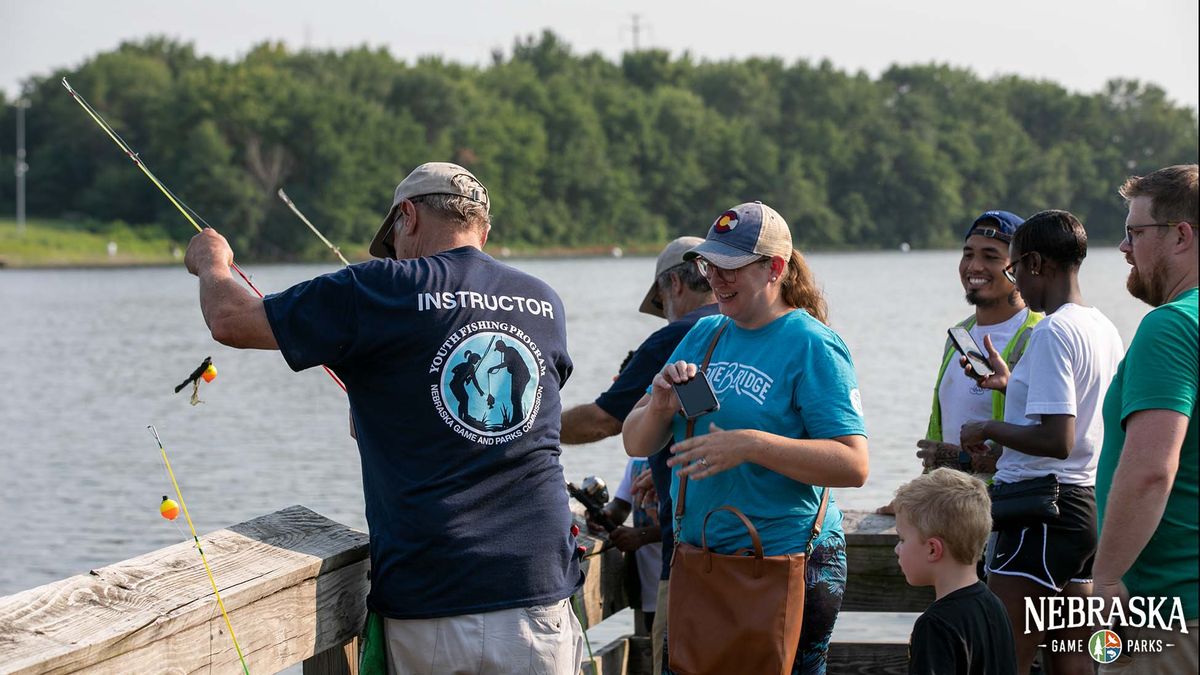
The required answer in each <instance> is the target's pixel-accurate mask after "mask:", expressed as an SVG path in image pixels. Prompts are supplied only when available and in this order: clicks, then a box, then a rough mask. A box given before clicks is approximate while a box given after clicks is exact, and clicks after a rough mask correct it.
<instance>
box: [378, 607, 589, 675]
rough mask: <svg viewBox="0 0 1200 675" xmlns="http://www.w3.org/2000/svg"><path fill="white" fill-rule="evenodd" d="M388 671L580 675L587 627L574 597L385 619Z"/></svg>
mask: <svg viewBox="0 0 1200 675" xmlns="http://www.w3.org/2000/svg"><path fill="white" fill-rule="evenodd" d="M384 633H385V635H386V638H387V652H388V674H389V675H491V674H495V675H509V674H510V673H536V674H537V675H577V673H578V672H579V666H580V664H581V663H582V662H583V651H584V650H583V646H584V645H583V628H582V627H581V626H580V625H579V620H578V619H577V618H575V613H574V612H572V611H571V603H570V599H569V598H568V599H566V600H561V601H559V602H556V603H554V604H551V605H544V606H541V607H517V608H514V609H503V610H500V611H496V612H485V613H482V614H464V615H462V616H447V617H441V618H437V619H386V620H385V621H384Z"/></svg>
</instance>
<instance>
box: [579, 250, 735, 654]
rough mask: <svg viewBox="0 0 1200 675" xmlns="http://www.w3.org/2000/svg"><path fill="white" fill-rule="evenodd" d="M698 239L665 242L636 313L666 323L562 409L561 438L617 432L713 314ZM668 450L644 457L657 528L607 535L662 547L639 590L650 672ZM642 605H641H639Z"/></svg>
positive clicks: (663, 605)
mask: <svg viewBox="0 0 1200 675" xmlns="http://www.w3.org/2000/svg"><path fill="white" fill-rule="evenodd" d="M703 241H704V240H703V239H702V238H700V237H679V238H678V239H676V240H674V241H672V242H671V243H670V244H667V247H666V248H664V249H663V251H662V253H659V254H658V260H656V261H655V265H654V281H653V282H651V284H650V289H649V290H648V291H647V292H646V297H645V298H643V299H642V304H641V306H640V307H639V308H638V311H640V312H642V313H645V314H649V315H651V316H657V317H661V318H664V319H666V320H667V321H668V322H669V323H668V324H667V325H666V326H664V327H663V328H660V329H659V330H657V331H655V332H654V333H653V334H651V335H650V337H648V338H646V339H645V341H643V342H642V344H641V345H640V346H639V347H638V348H637V350H636V351H635V352H633V354H632V355H631V356H630V358H629V362H628V363H627V364H626V365H625V366H624V367H623V368H622V369H621V372H620V373H619V374H618V375H617V379H616V381H614V382H613V384H612V386H611V387H609V388H608V390H607V391H605V392H604V393H602V394H600V396H599V397H598V398H597V399H596V401H595V402H594V403H585V404H583V405H577V406H575V407H573V408H571V409H570V410H567V411H566V412H564V413H563V416H562V442H563V443H564V444H577V443H591V442H594V441H599V440H601V439H604V438H608V437H609V436H616V435H617V434H619V433H621V423H622V422H624V421H625V416H626V415H628V414H629V411H630V410H633V406H634V405H635V404H637V402H638V401H640V400H641V398H642V396H644V395H645V394H646V389H647V388H649V386H650V382H651V381H653V380H654V376H655V375H657V374H658V372H659V371H660V370H662V368H663V366H664V365H666V363H667V359H668V358H669V357H670V356H671V354H672V353H673V352H674V351H675V347H676V346H677V345H678V344H679V342H680V340H682V339H683V336H684V335H687V332H688V331H689V330H691V328H692V326H693V325H694V324H695V323H696V321H698V320H700V319H701V318H702V317H705V316H709V315H710V314H716V313H717V305H716V299H715V298H714V297H713V293H712V289H711V288H709V285H708V281H707V280H706V279H705V278H704V277H703V276H702V275H701V274H700V272H699V271H698V270H697V269H696V267H695V265H694V264H692V263H691V262H684V261H683V254H684V253H686V252H687V251H688V250H690V249H692V248H695V247H696V245H698V244H700V243H703ZM669 456H670V453H669V452H667V451H666V450H665V449H664V450H663V451H662V452H659V453H657V454H655V455H653V456H651V457H650V471H651V474H652V476H653V479H654V488H655V491H656V492H657V493H658V515H659V518H658V520H659V525H658V526H642V527H623V526H622V527H618V528H617V529H616V530H614V531H613V532H612V533H611V534H610V535H609V536H610V538H611V539H612V541H613V543H615V544H616V545H617V547H618V548H620V549H621V550H622V551H625V552H630V551H635V550H637V549H638V548H641V547H642V546H645V545H646V544H651V543H653V542H656V541H662V542H666V545H664V546H663V547H662V574H661V582H660V583H659V584H658V588H656V589H655V588H650V589H648V588H643V589H642V596H643V600H645V595H646V594H647V593H655V597H656V598H657V601H656V602H654V603H650V606H655V607H656V611H655V612H654V618H653V621H654V625H653V629H652V631H651V633H652V638H653V641H652V642H651V644H652V645H653V647H654V672H656V673H657V672H660V671H661V670H662V668H661V662H662V643H663V640H662V635H663V631H665V629H666V621H667V599H666V591H667V584H666V579H667V577H668V576H669V575H670V573H671V553H672V551H673V549H672V545H671V522H672V521H671V518H672V516H671V469H670V468H669V467H668V466H667V458H668V457H669ZM605 510H606V511H608V514H609V518H610V519H611V520H612V521H613V522H614V523H623V522H625V519H626V518H627V517H628V516H629V512H630V503H629V502H627V501H625V500H621V499H614V500H613V501H611V502H609V503H608V504H607V505H606V506H605ZM645 604H646V603H643V605H644V606H645Z"/></svg>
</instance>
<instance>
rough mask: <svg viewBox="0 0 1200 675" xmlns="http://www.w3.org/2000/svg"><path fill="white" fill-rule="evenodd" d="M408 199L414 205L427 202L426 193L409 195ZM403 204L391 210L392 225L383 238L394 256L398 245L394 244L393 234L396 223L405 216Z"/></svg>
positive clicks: (386, 246)
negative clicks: (414, 195)
mask: <svg viewBox="0 0 1200 675" xmlns="http://www.w3.org/2000/svg"><path fill="white" fill-rule="evenodd" d="M408 201H410V202H412V203H413V204H414V205H416V204H423V203H424V202H425V195H418V196H416V197H409V198H408ZM401 204H403V202H401ZM401 204H396V205H395V206H394V207H392V210H391V211H390V212H389V215H390V216H391V218H392V222H391V224H390V225H388V231H387V235H386V236H385V237H384V238H383V246H384V248H386V249H387V251H388V253H389V254H391V256H392V257H395V256H396V247H395V246H393V245H392V234H393V232H394V231H395V229H396V223H398V222H400V219H401V218H402V217H404V209H402V208H401Z"/></svg>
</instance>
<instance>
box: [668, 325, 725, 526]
mask: <svg viewBox="0 0 1200 675" xmlns="http://www.w3.org/2000/svg"><path fill="white" fill-rule="evenodd" d="M730 321H731V320H730V319H727V320H726V321H725V322H724V323H722V324H721V327H720V328H718V329H717V332H716V333H715V334H714V335H713V336H712V341H710V342H709V343H708V351H707V352H705V353H704V361H703V362H702V363H701V364H700V370H707V369H708V362H709V361H710V360H711V359H712V355H713V350H715V349H716V348H717V340H720V339H721V333H724V332H725V329H726V328H728V327H729V322H730ZM695 432H696V420H695V419H690V420H688V422H687V431H686V432H685V433H684V436H683V437H684V439H688V438H691V437H692V434H694V433H695ZM687 484H688V478H687V476H683V477H682V478H680V479H679V503H678V504H676V505H675V538H676V540H678V539H679V523H680V521H682V520H683V503H684V501H685V498H686V495H687Z"/></svg>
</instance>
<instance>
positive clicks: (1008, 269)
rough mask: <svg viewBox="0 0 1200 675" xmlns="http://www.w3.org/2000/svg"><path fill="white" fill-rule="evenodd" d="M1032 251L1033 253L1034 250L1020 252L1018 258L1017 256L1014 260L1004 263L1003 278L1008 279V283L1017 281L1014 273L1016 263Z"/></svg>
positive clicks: (1031, 253)
mask: <svg viewBox="0 0 1200 675" xmlns="http://www.w3.org/2000/svg"><path fill="white" fill-rule="evenodd" d="M1034 253H1035V251H1027V252H1025V253H1022V254H1021V256H1020V257H1019V258H1017V259H1016V260H1014V261H1012V262H1010V263H1009V264H1007V265H1005V267H1004V278H1005V279H1008V283H1010V284H1015V283H1017V275H1016V269H1017V263H1019V262H1021V261H1022V260H1024V259H1025V257H1026V256H1030V255H1033V254H1034Z"/></svg>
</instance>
